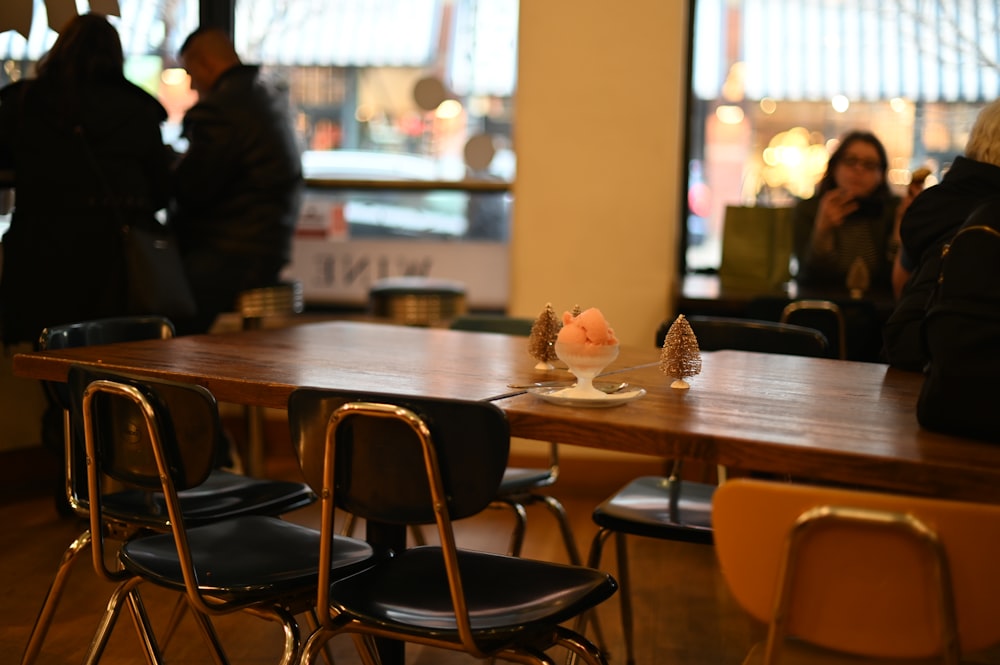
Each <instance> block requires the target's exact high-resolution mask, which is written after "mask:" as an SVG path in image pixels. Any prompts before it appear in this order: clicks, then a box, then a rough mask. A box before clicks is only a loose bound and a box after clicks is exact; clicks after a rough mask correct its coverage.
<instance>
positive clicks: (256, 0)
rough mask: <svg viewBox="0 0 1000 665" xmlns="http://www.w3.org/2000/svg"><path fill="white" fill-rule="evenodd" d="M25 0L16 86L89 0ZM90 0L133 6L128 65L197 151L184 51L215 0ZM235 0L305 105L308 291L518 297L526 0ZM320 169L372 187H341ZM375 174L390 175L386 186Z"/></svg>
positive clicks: (112, 8) (301, 262)
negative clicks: (418, 278) (512, 280)
mask: <svg viewBox="0 0 1000 665" xmlns="http://www.w3.org/2000/svg"><path fill="white" fill-rule="evenodd" d="M15 1H16V0H15ZM24 1H25V2H27V5H26V6H27V7H29V9H30V10H31V11H28V12H27V13H25V14H24V16H25V21H24V25H23V27H22V32H23V34H22V33H19V32H17V31H15V30H8V31H7V32H2V33H0V58H2V62H3V65H4V67H3V71H2V72H0V85H3V84H6V83H9V82H10V81H13V80H17V79H18V78H20V77H22V76H31V75H32V74H33V68H34V65H35V63H36V62H37V60H38V58H39V57H40V56H41V55H42V54H43V53H45V52H46V51H47V50H48V48H49V47H50V46H51V45H52V43H53V42H54V41H55V38H56V36H57V33H56V31H55V29H53V28H54V27H55V28H58V26H60V25H61V24H62V22H64V21H65V20H66V19H68V18H69V17H70V16H71V15H72V11H73V7H72V6H70V7H69V8H68V9H67V11H69V12H70V14H69V15H67V16H57V15H49V14H47V12H46V7H47V6H50V5H51V6H52V7H57V8H58V7H62V6H63V5H62V4H61V3H52V2H49V3H46V2H44V1H43V0H24ZM205 1H206V2H207V1H208V0H205ZM32 2H33V6H32V4H31V3H32ZM119 4H120V12H118V8H117V5H119ZM76 5H77V7H76V10H77V11H81V12H82V11H89V10H93V11H98V12H102V13H109V14H114V13H120V17H117V16H113V17H112V18H111V20H112V22H113V23H114V24H115V25H116V26H117V27H118V28H119V32H120V33H121V36H122V41H123V45H124V47H125V51H126V55H127V60H128V62H127V69H128V76H129V78H130V79H132V80H133V81H135V82H136V83H138V84H140V85H142V86H144V87H146V88H147V89H148V90H150V92H152V93H154V94H156V95H157V96H158V97H159V99H160V100H161V102H162V103H163V104H164V106H165V107H166V108H167V111H168V114H169V120H168V122H167V124H166V126H165V129H164V136H165V139H166V140H167V141H168V142H169V143H171V144H173V145H175V147H177V148H178V149H180V150H183V149H184V146H183V142H182V141H180V140H178V137H179V133H180V123H181V120H182V118H183V115H184V112H185V111H186V110H187V109H188V108H189V107H190V106H191V105H192V104H193V103H194V102H195V101H196V96H195V94H194V93H193V92H192V91H191V89H190V85H189V81H188V77H187V74H186V73H185V72H184V70H183V69H179V68H178V66H177V63H176V54H177V51H178V49H179V48H180V46H181V44H182V43H183V41H184V39H185V38H186V37H187V35H188V34H190V32H191V31H192V30H193V29H194V28H195V27H197V25H198V22H199V13H200V8H199V1H198V0H158V1H153V0H120V2H116V0H91V2H89V3H87V2H77V3H76ZM234 6H235V22H234V41H235V43H236V47H237V52H238V53H239V54H240V56H241V57H242V59H243V60H244V62H247V63H254V64H260V65H262V69H263V71H264V73H265V75H266V76H268V77H269V78H271V80H272V81H273V82H274V83H276V84H277V85H279V86H282V87H283V88H284V89H285V90H286V91H287V95H288V100H289V102H290V104H291V105H292V108H293V116H294V118H295V123H296V131H297V134H298V137H299V140H300V145H301V147H302V149H303V167H304V171H305V174H306V177H307V178H308V179H309V182H310V183H311V185H310V187H309V188H308V191H307V196H306V199H305V201H304V204H303V208H302V212H301V215H300V219H299V225H298V229H297V235H296V238H295V245H294V249H293V264H292V266H291V267H290V271H291V276H292V277H295V278H297V279H301V280H302V281H303V283H304V286H305V293H306V299H307V301H309V302H311V303H324V304H325V303H330V304H335V305H340V304H347V305H357V304H363V303H364V302H365V299H366V298H367V289H368V286H369V285H370V284H371V282H373V281H374V280H375V279H378V278H380V277H385V276H395V275H401V274H407V275H426V276H435V277H447V278H451V279H457V280H460V281H465V282H467V283H468V284H469V294H468V295H469V303H470V306H473V307H482V308H500V307H503V306H504V305H505V303H506V297H507V294H506V279H505V278H504V273H505V271H506V267H507V257H506V251H507V244H506V240H507V238H508V235H509V225H510V211H511V207H512V197H511V192H510V184H511V183H512V181H513V179H514V176H515V159H514V153H513V149H512V142H511V129H512V118H513V110H514V109H513V100H514V92H515V88H516V63H517V56H516V53H517V24H518V0H283V1H281V2H276V1H274V0H236V2H235V5H234ZM5 14H6V12H5ZM4 27H6V26H4ZM319 180H323V181H344V180H364V181H367V182H368V183H369V186H367V187H365V188H361V189H357V190H353V189H345V188H344V187H343V186H342V185H340V186H338V187H339V189H330V188H328V187H327V186H325V185H324V186H321V185H320V184H315V183H316V181H319ZM372 181H385V182H386V184H385V186H383V187H378V186H376V187H372V186H370V183H371V182H372ZM392 181H397V182H399V181H407V182H412V181H426V187H420V186H417V187H412V186H408V187H405V188H403V189H400V188H399V187H398V186H394V185H392V184H391V182H392ZM435 183H443V186H441V187H436V186H434V184H435ZM0 221H2V220H0ZM414 240H417V241H422V242H419V243H416V242H412V241H414ZM456 240H458V241H462V245H461V246H459V245H458V244H456V242H455V241H456ZM400 241H407V242H406V243H402V242H400ZM373 243H375V244H373ZM393 243H395V244H393Z"/></svg>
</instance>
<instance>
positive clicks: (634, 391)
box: [528, 384, 646, 408]
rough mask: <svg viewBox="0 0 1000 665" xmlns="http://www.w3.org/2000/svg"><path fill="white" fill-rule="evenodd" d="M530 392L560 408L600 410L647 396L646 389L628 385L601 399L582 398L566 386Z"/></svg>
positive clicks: (546, 387)
mask: <svg viewBox="0 0 1000 665" xmlns="http://www.w3.org/2000/svg"><path fill="white" fill-rule="evenodd" d="M528 392H529V393H531V394H532V395H537V396H538V397H541V398H542V399H543V400H545V401H546V402H551V403H552V404H558V405H560V406H581V407H587V408H600V407H607V406H619V405H621V404H627V403H628V402H631V401H632V400H636V399H639V398H640V397H642V396H643V395H645V394H646V389H645V388H640V387H639V386H632V385H628V384H626V385H625V387H624V388H622V389H621V390H619V391H618V392H614V393H610V394H603V395H601V396H599V397H580V396H579V395H574V394H573V393H572V391H571V389H570V388H567V387H565V386H541V387H538V388H529V389H528Z"/></svg>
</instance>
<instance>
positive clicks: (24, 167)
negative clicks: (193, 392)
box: [0, 14, 172, 515]
mask: <svg viewBox="0 0 1000 665" xmlns="http://www.w3.org/2000/svg"><path fill="white" fill-rule="evenodd" d="M166 119H167V113H166V111H165V110H164V108H163V106H161V105H160V103H159V102H158V101H157V100H156V99H155V98H154V97H152V96H151V95H149V94H148V93H146V92H145V91H144V90H142V89H141V88H139V87H137V86H135V85H133V84H131V83H129V82H128V81H127V80H126V79H125V76H124V55H123V52H122V45H121V40H120V38H119V36H118V31H117V30H116V29H115V28H114V26H112V25H111V24H110V23H109V22H108V20H107V19H106V18H105V17H103V16H100V15H97V14H85V15H82V16H76V17H74V18H73V19H71V20H70V21H69V22H68V23H67V25H66V26H64V27H63V29H62V31H61V32H60V35H59V37H58V39H56V41H55V43H54V44H53V46H52V48H51V49H50V50H49V51H48V53H46V54H45V55H44V56H43V57H42V58H41V60H40V61H39V63H38V67H37V75H36V77H35V78H31V79H22V80H20V81H17V82H15V83H12V84H10V85H8V86H6V87H5V88H3V90H0V168H3V169H10V170H12V171H13V172H14V189H15V205H14V212H13V215H12V217H11V223H10V228H9V229H8V230H7V232H6V233H5V234H4V236H3V268H2V274H0V325H2V333H3V343H4V345H5V346H10V347H15V348H17V347H19V346H22V345H28V344H31V345H37V342H38V340H39V338H40V335H41V332H42V330H43V329H44V328H46V327H48V326H53V325H59V324H65V323H74V322H77V321H85V320H89V319H97V318H104V317H111V316H121V315H125V314H129V313H130V312H129V307H128V301H127V291H126V287H127V285H126V271H125V251H124V244H123V239H122V226H123V223H125V222H127V223H129V224H149V225H153V224H157V220H156V218H155V215H156V213H157V211H159V210H162V209H163V208H165V207H166V205H167V201H168V186H169V168H170V162H171V158H172V156H171V153H170V151H169V150H168V149H167V148H166V147H165V146H164V144H163V139H162V135H161V131H160V125H161V123H163V122H164V121H165V120H166ZM41 440H42V443H43V445H44V446H45V448H47V449H48V450H49V451H50V452H52V454H53V455H54V456H55V457H56V458H57V459H58V460H59V461H58V464H59V466H58V467H57V468H61V467H62V465H63V464H64V462H63V461H62V458H63V454H64V442H63V431H62V409H61V407H59V406H58V405H57V404H56V403H55V402H54V401H51V400H50V402H49V405H48V408H47V410H46V411H45V412H44V414H43V416H42V424H41ZM54 496H55V499H56V508H57V510H58V511H59V512H60V513H61V514H64V515H72V511H71V510H70V509H69V505H68V503H67V499H66V492H65V488H64V486H63V480H62V476H61V474H60V478H59V480H58V481H57V486H56V487H55V488H54Z"/></svg>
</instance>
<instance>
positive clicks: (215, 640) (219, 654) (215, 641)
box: [181, 596, 229, 665]
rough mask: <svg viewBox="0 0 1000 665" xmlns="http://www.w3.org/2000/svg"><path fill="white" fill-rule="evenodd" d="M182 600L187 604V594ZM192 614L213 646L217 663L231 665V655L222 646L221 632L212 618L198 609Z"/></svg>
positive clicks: (207, 641) (210, 645) (203, 634)
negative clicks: (216, 629) (218, 631)
mask: <svg viewBox="0 0 1000 665" xmlns="http://www.w3.org/2000/svg"><path fill="white" fill-rule="evenodd" d="M181 600H182V601H184V605H185V606H186V605H187V596H182V597H181ZM191 616H192V617H194V620H195V623H196V624H198V630H199V631H200V632H201V635H202V637H203V638H204V639H205V642H206V643H208V646H209V647H210V648H211V652H212V660H213V661H214V662H215V665H229V657H228V656H226V650H225V649H224V648H223V647H222V641H221V640H219V634H218V633H216V632H215V626H213V625H212V620H211V619H210V618H209V617H207V616H205V615H204V614H202V613H201V612H197V611H192V612H191Z"/></svg>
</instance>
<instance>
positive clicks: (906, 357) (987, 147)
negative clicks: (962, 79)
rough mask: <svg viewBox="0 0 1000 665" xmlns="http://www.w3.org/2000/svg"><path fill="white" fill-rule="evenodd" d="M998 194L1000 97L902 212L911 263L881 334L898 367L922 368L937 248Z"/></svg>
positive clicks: (938, 257)
mask: <svg viewBox="0 0 1000 665" xmlns="http://www.w3.org/2000/svg"><path fill="white" fill-rule="evenodd" d="M998 196H1000V100H998V101H994V102H992V103H991V104H989V105H988V106H986V107H984V108H983V109H982V110H981V111H980V112H979V115H978V116H977V117H976V121H975V123H974V124H973V126H972V131H971V132H970V134H969V140H968V142H967V143H966V145H965V154H964V155H959V156H956V157H955V161H954V162H953V163H952V165H951V168H949V169H948V171H947V173H945V175H944V177H943V178H942V179H941V182H940V184H937V185H934V186H933V187H928V188H927V189H926V190H925V191H923V192H922V193H921V194H920V196H918V197H916V198H915V199H914V200H913V203H912V204H910V207H909V208H908V209H907V210H906V214H905V215H903V219H902V221H901V223H900V228H899V235H900V241H901V243H902V250H901V251H902V252H903V254H904V256H905V257H908V258H907V260H908V261H911V262H912V272H911V275H910V277H909V279H908V280H907V281H906V283H905V284H904V285H903V288H902V292H901V294H900V297H899V301H898V302H897V303H896V306H895V308H894V309H893V312H892V315H891V316H890V317H889V320H888V321H887V322H886V324H885V327H884V328H883V331H882V334H883V338H884V340H885V356H886V359H887V360H888V362H889V364H890V365H892V366H893V367H896V368H899V369H906V370H912V371H921V370H922V369H923V368H924V365H925V364H926V362H927V355H926V354H925V352H924V348H923V343H922V342H921V338H920V326H921V322H922V321H923V319H924V313H925V312H926V305H927V302H928V299H929V298H930V296H931V294H932V293H933V292H934V287H935V285H936V284H937V279H938V273H939V271H940V268H941V251H942V249H943V248H944V246H945V245H946V244H947V243H948V241H949V240H951V237H952V236H953V235H955V232H956V231H957V230H958V228H959V227H960V226H961V225H962V224H963V223H964V222H965V220H966V218H967V217H968V216H969V215H970V214H972V212H973V211H974V210H975V209H976V208H977V207H979V206H980V205H981V204H982V203H984V202H986V201H987V200H989V199H994V198H997V197H998Z"/></svg>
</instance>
